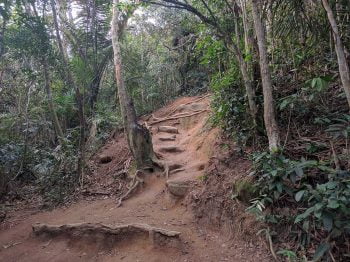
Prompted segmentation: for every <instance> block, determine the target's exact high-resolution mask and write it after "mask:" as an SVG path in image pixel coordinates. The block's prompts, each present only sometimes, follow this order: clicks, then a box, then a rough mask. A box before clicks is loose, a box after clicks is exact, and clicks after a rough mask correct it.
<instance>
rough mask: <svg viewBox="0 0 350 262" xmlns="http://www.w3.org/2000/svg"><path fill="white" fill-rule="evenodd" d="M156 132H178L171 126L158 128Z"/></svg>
mask: <svg viewBox="0 0 350 262" xmlns="http://www.w3.org/2000/svg"><path fill="white" fill-rule="evenodd" d="M158 132H164V133H170V134H178V133H179V130H178V129H177V128H176V127H173V126H159V127H158Z"/></svg>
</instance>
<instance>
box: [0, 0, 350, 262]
mask: <svg viewBox="0 0 350 262" xmlns="http://www.w3.org/2000/svg"><path fill="white" fill-rule="evenodd" d="M116 2H119V1H116ZM113 7H115V6H113V4H112V1H107V0H88V1H66V0H27V1H24V0H22V1H21V0H17V1H15V0H12V1H11V0H4V1H2V2H1V3H0V101H1V104H0V195H1V197H2V200H1V201H13V200H15V199H25V198H26V197H28V195H31V194H40V195H42V197H43V199H44V202H45V206H55V205H57V204H59V203H62V202H64V201H66V200H67V199H68V198H69V196H70V195H72V193H73V192H74V191H75V189H76V188H78V187H81V186H83V185H84V175H85V174H87V173H88V172H89V166H88V165H87V164H86V163H87V160H88V159H89V158H90V156H91V155H92V154H93V153H94V152H96V150H97V149H98V148H99V147H100V146H101V145H103V143H104V142H105V141H106V140H108V138H109V137H110V135H111V133H112V132H113V131H115V130H116V129H120V128H122V127H123V117H122V112H121V110H120V101H119V98H118V94H117V90H118V89H117V88H118V87H117V85H116V82H115V70H114V63H113V48H112V34H113V31H111V20H112V9H113ZM116 8H118V10H119V12H120V16H119V21H120V23H121V25H120V26H121V28H122V29H123V30H122V33H123V34H121V35H120V36H119V37H118V38H119V39H120V45H121V54H122V61H123V77H124V81H125V85H126V89H127V91H128V94H129V95H130V97H131V98H132V100H133V104H134V106H135V109H136V113H137V116H142V115H145V114H148V113H151V112H152V111H153V110H155V109H157V108H160V107H161V106H163V105H165V104H166V103H168V102H169V101H171V100H172V99H174V98H176V97H178V96H183V95H196V94H202V93H207V92H210V93H211V94H212V99H213V101H212V108H213V115H212V117H211V124H212V125H215V126H219V127H221V128H222V129H223V131H224V133H225V135H226V136H227V137H229V138H230V139H232V140H234V141H236V143H237V145H238V146H239V148H240V153H242V154H243V155H245V156H246V157H248V158H250V159H251V160H252V163H253V170H254V171H253V172H252V174H251V177H252V178H253V180H252V179H250V180H249V181H250V182H245V183H242V184H241V185H240V187H241V188H244V191H245V194H246V192H248V193H249V196H250V197H249V201H247V205H248V211H250V212H253V213H255V214H256V215H257V218H258V219H260V220H262V221H264V222H265V223H266V224H267V225H269V230H266V232H264V233H265V234H266V235H267V236H268V238H269V239H271V238H273V237H274V236H275V235H276V234H277V235H279V238H278V239H277V240H276V241H277V242H279V244H280V245H281V247H282V248H281V249H280V252H279V254H278V255H281V256H285V257H288V258H289V259H291V260H292V259H296V257H300V258H302V257H303V256H304V257H306V256H308V255H309V251H310V250H312V251H313V252H312V253H313V254H314V260H318V259H320V258H321V257H322V256H324V257H326V259H330V260H333V261H340V260H338V259H344V261H345V260H346V258H347V259H349V258H348V256H349V255H350V254H349V246H350V243H349V231H350V222H349V221H350V180H349V177H350V176H349V175H350V171H349V170H350V145H349V143H350V141H349V136H350V114H349V107H350V74H349V63H350V53H349V51H348V50H350V2H349V1H348V0H322V1H321V0H289V1H283V0H275V1H272V0H261V1H258V0H249V1H248V0H236V1H235V0H215V1H205V0H191V1H181V0H154V1H148V0H145V1H136V3H131V1H129V2H127V1H125V2H121V3H118V4H117V7H116ZM127 22H128V24H126V23H127ZM252 181H253V182H252ZM232 197H234V198H237V199H240V190H238V192H236V194H233V196H232ZM286 228H287V229H288V230H284V229H286ZM270 229H271V230H270ZM283 243H288V244H285V245H284V244H283ZM290 243H293V244H290ZM330 260H329V261H330Z"/></svg>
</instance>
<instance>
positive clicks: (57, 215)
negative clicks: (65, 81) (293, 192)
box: [0, 97, 269, 262]
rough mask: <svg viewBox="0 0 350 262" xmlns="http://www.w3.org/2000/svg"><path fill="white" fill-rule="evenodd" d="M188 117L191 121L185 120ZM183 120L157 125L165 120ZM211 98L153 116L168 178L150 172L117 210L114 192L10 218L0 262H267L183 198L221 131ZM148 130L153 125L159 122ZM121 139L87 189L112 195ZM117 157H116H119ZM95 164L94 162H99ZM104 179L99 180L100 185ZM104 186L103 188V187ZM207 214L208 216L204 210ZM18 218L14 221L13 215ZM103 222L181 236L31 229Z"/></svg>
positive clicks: (106, 151)
mask: <svg viewBox="0 0 350 262" xmlns="http://www.w3.org/2000/svg"><path fill="white" fill-rule="evenodd" d="M189 114H193V116H191V117H183V116H184V115H189ZM174 116H175V117H180V118H178V119H173V120H168V121H162V120H163V119H164V118H165V117H174ZM208 117H209V97H202V98H201V97H186V98H181V99H178V100H176V101H174V102H173V103H172V104H170V105H168V106H167V107H165V108H162V109H160V110H159V111H157V112H155V113H154V114H153V117H152V118H151V119H148V120H147V122H148V124H149V125H150V126H151V128H150V129H151V131H152V134H153V142H154V147H155V151H156V152H157V153H158V154H159V155H160V156H161V157H162V160H163V161H166V162H167V163H168V164H169V166H170V168H171V171H170V175H169V178H168V179H167V178H165V177H163V176H159V174H158V176H157V175H152V174H148V175H146V176H144V179H145V184H144V185H143V187H142V189H139V190H138V191H137V192H135V193H134V194H133V195H132V196H131V197H130V199H128V200H126V201H125V202H123V205H122V206H121V207H119V208H117V207H116V203H117V199H116V197H115V196H114V195H113V194H111V195H109V196H105V197H104V198H106V199H98V200H96V199H95V200H86V199H85V200H81V201H79V202H77V203H75V204H72V205H71V206H69V207H67V208H58V209H55V210H53V211H51V212H41V213H37V214H33V215H30V214H28V215H25V216H22V217H20V218H18V216H17V219H18V220H17V221H14V220H12V221H11V219H10V220H9V221H7V222H6V225H3V226H2V230H1V231H0V261H36V262H39V261H65V262H67V261H269V256H268V254H267V252H266V247H265V245H263V244H262V243H261V241H258V240H256V242H255V243H254V242H252V241H251V242H246V241H243V240H239V239H237V238H234V239H232V238H231V239H230V238H229V237H228V236H225V235H223V234H221V233H218V232H215V231H212V230H209V229H208V228H206V227H203V226H199V225H198V223H197V222H196V220H195V219H194V217H193V215H192V212H191V210H190V208H189V207H187V206H186V205H185V203H184V202H183V199H184V198H183V197H184V196H185V195H186V194H188V192H189V191H191V188H192V187H193V185H197V187H198V184H200V179H201V178H202V177H203V175H204V174H205V171H206V168H207V165H208V162H209V159H210V157H211V155H212V153H213V152H212V149H213V145H214V141H215V138H216V136H217V135H218V130H216V129H212V128H210V126H209V125H208V123H207V120H208ZM159 121H161V122H160V123H156V124H153V125H151V123H155V122H159ZM120 139H121V137H120V136H118V137H117V138H116V141H117V140H118V141H119V142H116V141H111V142H110V143H109V144H108V145H106V147H104V148H103V149H102V150H101V152H100V153H99V155H111V154H114V155H112V157H113V160H112V162H110V163H108V164H104V165H97V164H96V167H95V172H94V176H93V178H90V179H89V181H90V183H92V182H91V181H94V182H93V183H94V184H91V187H92V188H94V186H95V187H96V188H97V189H95V190H101V188H103V189H104V190H107V191H108V190H109V191H108V192H110V191H115V190H117V189H116V187H115V186H113V183H112V182H111V181H110V180H113V178H111V174H112V173H113V172H112V171H113V169H115V166H116V165H118V164H119V165H120V163H121V160H122V159H124V158H125V157H126V156H128V152H127V150H126V149H125V142H124V144H123V145H122V146H121V143H120ZM116 154H117V155H116ZM96 161H97V158H96ZM102 178H103V179H102ZM106 181H107V182H106ZM207 212H208V213H209V212H210V210H207ZM13 217H15V218H16V216H13ZM36 222H40V223H47V224H53V225H59V224H72V223H85V222H89V223H103V224H105V225H111V226H115V225H120V224H129V223H142V224H147V225H150V226H153V227H157V228H163V229H167V230H174V231H178V232H180V233H181V235H180V239H179V243H180V244H176V245H172V244H168V243H165V244H162V245H157V246H155V245H154V243H152V241H150V240H149V238H148V237H147V236H145V235H142V234H136V233H135V232H134V233H131V234H129V233H126V234H125V237H122V238H118V239H116V238H113V241H112V240H111V239H112V238H110V237H111V236H108V237H106V236H105V235H102V234H101V233H96V234H95V233H94V232H87V233H86V232H85V233H84V234H80V235H74V233H69V234H63V235H61V236H58V237H54V238H53V237H51V236H49V235H46V236H45V235H44V236H42V237H36V236H34V235H33V233H32V228H31V227H32V224H34V223H36Z"/></svg>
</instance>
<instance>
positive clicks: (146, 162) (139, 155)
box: [112, 0, 154, 169]
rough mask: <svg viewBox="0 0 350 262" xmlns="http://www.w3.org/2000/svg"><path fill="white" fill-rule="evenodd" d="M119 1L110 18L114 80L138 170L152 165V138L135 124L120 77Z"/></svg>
mask: <svg viewBox="0 0 350 262" xmlns="http://www.w3.org/2000/svg"><path fill="white" fill-rule="evenodd" d="M118 4H119V0H113V18H112V46H113V53H114V68H115V78H116V81H117V86H118V98H119V103H120V109H121V113H122V117H123V120H124V126H125V130H126V133H127V137H128V143H129V147H130V150H131V152H132V154H133V156H134V158H135V161H136V165H137V167H138V168H139V169H143V168H147V167H151V166H152V165H153V159H154V151H153V144H152V137H151V135H150V133H149V131H148V129H147V128H145V127H143V126H141V125H140V124H138V123H137V117H136V112H135V108H134V105H133V103H132V100H131V97H130V96H129V95H128V93H127V91H126V87H125V83H124V79H123V75H122V58H121V52H120V42H119V41H120V40H119V36H120V32H121V30H122V26H121V25H123V24H125V23H123V21H119V18H120V17H121V14H120V13H119V10H118Z"/></svg>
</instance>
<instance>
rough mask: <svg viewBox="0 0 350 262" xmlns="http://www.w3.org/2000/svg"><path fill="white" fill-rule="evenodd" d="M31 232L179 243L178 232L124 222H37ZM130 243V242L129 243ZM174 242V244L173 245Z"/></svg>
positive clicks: (71, 236)
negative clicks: (52, 223)
mask: <svg viewBox="0 0 350 262" xmlns="http://www.w3.org/2000/svg"><path fill="white" fill-rule="evenodd" d="M32 229H33V233H34V234H35V235H36V236H50V237H57V236H66V237H68V238H74V239H82V238H85V240H86V239H87V240H91V241H92V242H95V241H96V237H97V236H98V237H99V239H100V240H101V238H102V239H104V240H106V241H108V242H110V244H113V243H117V242H119V241H123V240H127V239H128V237H135V236H136V237H137V236H140V237H144V236H146V237H148V240H149V241H150V243H151V244H152V245H154V246H164V245H168V244H171V245H172V246H173V247H176V246H178V245H179V244H180V239H179V236H180V234H181V233H180V232H177V231H170V230H166V229H162V228H156V227H153V226H150V225H147V224H137V223H135V224H125V225H116V226H108V225H104V224H100V223H79V224H64V225H47V224H41V223H37V224H34V225H33V226H32ZM131 244H132V243H131ZM174 244H175V246H174Z"/></svg>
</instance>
